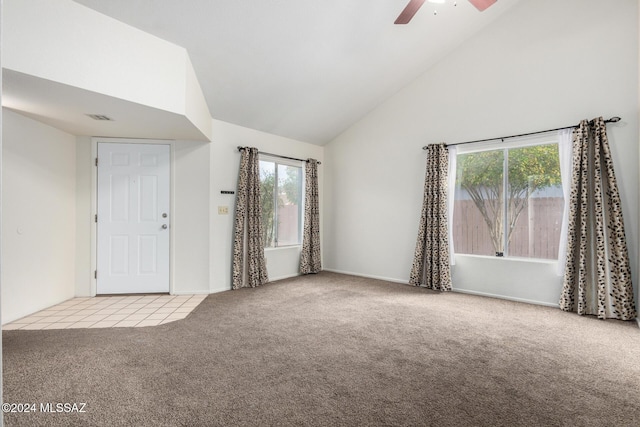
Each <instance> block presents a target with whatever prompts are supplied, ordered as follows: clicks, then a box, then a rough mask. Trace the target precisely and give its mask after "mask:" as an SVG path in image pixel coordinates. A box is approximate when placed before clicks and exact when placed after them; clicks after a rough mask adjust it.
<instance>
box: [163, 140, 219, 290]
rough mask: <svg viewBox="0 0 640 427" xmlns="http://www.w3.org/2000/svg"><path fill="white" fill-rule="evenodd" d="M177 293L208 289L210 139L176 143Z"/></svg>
mask: <svg viewBox="0 0 640 427" xmlns="http://www.w3.org/2000/svg"><path fill="white" fill-rule="evenodd" d="M174 147H175V148H174V163H173V164H174V169H173V170H172V173H173V174H174V177H173V180H174V188H173V190H174V191H173V206H174V212H173V220H172V222H171V228H172V232H173V233H172V237H173V243H172V246H173V254H174V264H173V283H174V291H173V292H174V293H176V294H191V293H209V268H210V266H209V239H210V230H209V217H210V213H209V197H210V195H209V194H210V189H209V185H210V182H209V179H210V178H209V177H210V165H209V155H210V154H209V152H210V148H211V144H210V143H203V142H191V141H177V142H176V143H175V145H174Z"/></svg>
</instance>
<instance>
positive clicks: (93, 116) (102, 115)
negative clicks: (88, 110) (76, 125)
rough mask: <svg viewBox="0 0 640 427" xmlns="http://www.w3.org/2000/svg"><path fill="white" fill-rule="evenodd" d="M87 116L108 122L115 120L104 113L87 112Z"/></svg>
mask: <svg viewBox="0 0 640 427" xmlns="http://www.w3.org/2000/svg"><path fill="white" fill-rule="evenodd" d="M87 116H89V117H91V118H92V119H93V120H102V121H107V122H113V121H114V120H113V119H112V118H111V117H109V116H105V115H104V114H87Z"/></svg>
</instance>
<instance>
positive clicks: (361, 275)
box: [322, 268, 409, 285]
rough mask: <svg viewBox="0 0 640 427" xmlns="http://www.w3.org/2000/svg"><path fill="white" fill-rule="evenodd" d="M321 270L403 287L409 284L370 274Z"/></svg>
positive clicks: (404, 281) (405, 281)
mask: <svg viewBox="0 0 640 427" xmlns="http://www.w3.org/2000/svg"><path fill="white" fill-rule="evenodd" d="M322 270H323V271H330V272H332V273H339V274H347V275H349V276H357V277H366V278H367V279H376V280H384V281H385V282H393V283H402V284H403V285H406V284H407V283H408V282H409V281H408V280H401V279H394V278H392V277H383V276H375V275H372V274H362V273H354V272H352V271H342V270H334V269H332V268H323V269H322Z"/></svg>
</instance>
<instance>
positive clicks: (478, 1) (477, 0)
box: [394, 0, 498, 24]
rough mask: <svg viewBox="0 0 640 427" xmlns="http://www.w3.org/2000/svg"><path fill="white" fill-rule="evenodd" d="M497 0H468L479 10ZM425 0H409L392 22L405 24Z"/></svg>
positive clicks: (441, 0) (442, 0)
mask: <svg viewBox="0 0 640 427" xmlns="http://www.w3.org/2000/svg"><path fill="white" fill-rule="evenodd" d="M429 1H431V2H432V3H444V0H440V1H432V0H429ZM496 1H498V0H469V3H471V4H472V5H474V6H475V7H476V9H478V10H479V11H480V12H482V11H483V10H485V9H486V8H488V7H489V6H491V5H492V4H494V3H495V2H496ZM424 2H425V0H411V1H410V2H409V4H408V5H407V6H406V7H405V8H404V10H403V11H402V12H401V13H400V15H399V16H398V19H396V21H395V22H394V24H407V23H408V22H409V21H411V18H413V15H415V14H416V12H417V11H418V9H420V7H421V6H422V5H423V3H424Z"/></svg>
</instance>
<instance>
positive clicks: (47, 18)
mask: <svg viewBox="0 0 640 427" xmlns="http://www.w3.org/2000/svg"><path fill="white" fill-rule="evenodd" d="M4 6H5V19H4V22H3V28H2V30H3V34H4V37H5V41H4V45H3V50H2V54H3V59H4V61H3V65H4V67H5V68H6V69H8V70H12V71H15V72H19V73H22V74H25V75H28V76H33V77H38V78H40V79H42V81H43V82H48V81H51V82H57V83H62V84H63V85H64V86H69V87H73V88H76V89H84V90H86V92H84V93H83V92H80V91H77V90H69V91H67V93H68V94H69V98H73V97H78V98H79V99H78V100H76V105H73V106H71V107H69V106H67V108H70V109H71V110H72V111H74V113H76V116H77V117H76V118H75V120H83V119H84V120H86V118H84V117H82V115H84V113H86V112H92V113H95V111H89V110H85V109H84V108H86V107H85V106H83V102H84V101H81V100H80V99H82V98H85V97H89V99H93V96H92V94H93V93H97V94H103V95H108V96H109V97H112V98H113V100H110V99H107V98H103V101H104V103H113V102H116V100H118V99H121V100H126V101H130V102H131V103H134V104H133V105H131V107H134V105H135V106H138V107H139V106H141V105H142V106H147V107H150V108H148V109H142V110H140V109H138V112H140V114H141V116H142V115H144V116H147V115H151V117H170V116H167V115H162V114H158V115H157V116H153V111H154V110H162V111H167V112H172V113H176V114H178V115H180V116H185V117H186V119H187V120H188V121H189V122H190V123H191V124H192V125H193V126H194V127H195V128H196V129H197V130H198V132H199V133H200V134H201V135H202V137H203V138H206V139H207V140H209V139H210V137H211V115H210V113H209V109H208V107H207V104H206V102H205V100H204V95H203V94H202V91H201V88H200V85H199V83H198V80H197V78H196V75H195V72H194V70H193V66H192V64H191V60H190V59H189V55H188V53H187V51H186V49H184V48H183V47H180V46H177V45H175V44H173V43H170V42H168V41H165V40H162V39H160V38H158V37H156V36H153V35H151V34H148V33H145V32H144V31H142V30H139V29H137V28H135V27H132V26H130V25H127V24H125V23H123V22H120V21H118V20H116V19H114V18H111V17H109V16H107V15H103V14H101V13H99V12H97V11H95V10H93V9H90V8H88V7H86V6H83V5H80V4H78V3H76V2H73V1H71V0H55V1H51V0H50V1H42V0H5V3H4ZM64 86H55V87H57V88H59V89H61V90H64ZM45 99H46V98H45ZM69 101H70V99H65V100H64V101H62V103H63V104H65V103H68V102H69ZM19 104H20V105H21V106H22V108H24V109H25V110H26V111H31V112H33V113H35V111H33V110H32V109H31V108H32V106H30V105H29V103H26V104H25V103H19ZM51 104H53V107H55V103H54V102H52V103H51ZM119 105H120V106H121V107H122V108H126V107H125V106H126V105H128V104H126V103H120V104H119ZM40 107H42V106H40ZM78 109H79V110H80V111H81V112H82V113H80V114H77V113H78V111H77V110H78ZM37 110H38V111H41V110H40V109H39V108H38V109H37ZM100 112H102V111H100ZM48 114H52V115H53V116H54V117H55V116H56V115H57V114H58V112H56V111H55V108H53V111H50V112H49V113H48ZM81 114H82V115H81ZM123 121H124V120H122V119H121V120H117V121H116V122H117V123H120V122H123ZM117 123H116V126H118V124H117ZM61 124H64V123H61ZM189 128H190V127H188V126H185V129H189ZM72 132H75V131H72ZM99 135H104V134H99ZM125 136H126V135H125ZM198 139H200V138H199V137H198Z"/></svg>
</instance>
